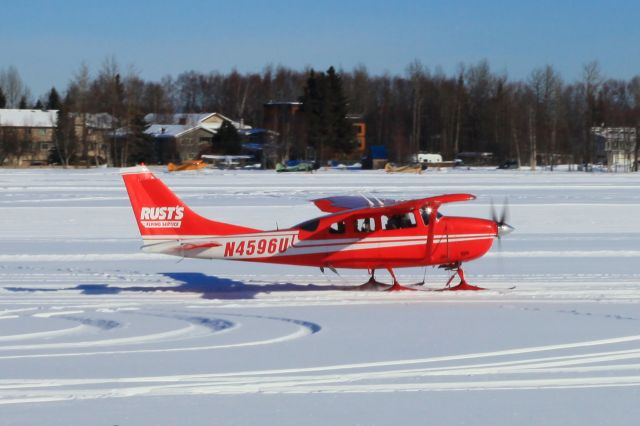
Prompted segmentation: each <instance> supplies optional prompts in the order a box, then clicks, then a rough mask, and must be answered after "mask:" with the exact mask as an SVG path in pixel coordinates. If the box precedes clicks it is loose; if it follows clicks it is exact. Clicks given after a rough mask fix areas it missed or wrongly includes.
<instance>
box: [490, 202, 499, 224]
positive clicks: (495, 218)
mask: <svg viewBox="0 0 640 426" xmlns="http://www.w3.org/2000/svg"><path fill="white" fill-rule="evenodd" d="M490 202H491V220H492V221H494V222H496V223H497V222H498V214H497V213H496V207H495V206H494V205H493V198H491V199H490Z"/></svg>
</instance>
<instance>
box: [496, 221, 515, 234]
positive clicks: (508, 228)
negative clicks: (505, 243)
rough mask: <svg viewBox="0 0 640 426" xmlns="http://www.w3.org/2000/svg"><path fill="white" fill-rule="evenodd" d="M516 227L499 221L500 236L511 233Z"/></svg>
mask: <svg viewBox="0 0 640 426" xmlns="http://www.w3.org/2000/svg"><path fill="white" fill-rule="evenodd" d="M515 229H516V228H514V227H513V226H511V225H508V224H506V223H498V237H504V236H505V235H509V234H510V233H512V232H513V231H514V230H515Z"/></svg>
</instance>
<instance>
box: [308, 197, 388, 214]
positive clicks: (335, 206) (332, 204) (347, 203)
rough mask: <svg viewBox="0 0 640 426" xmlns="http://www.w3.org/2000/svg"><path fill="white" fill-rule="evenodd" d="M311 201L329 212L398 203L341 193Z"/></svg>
mask: <svg viewBox="0 0 640 426" xmlns="http://www.w3.org/2000/svg"><path fill="white" fill-rule="evenodd" d="M311 201H312V202H313V204H315V205H316V206H317V207H318V208H319V209H320V210H321V211H323V212H327V213H337V212H341V211H345V210H353V209H362V208H365V207H380V206H384V205H391V204H395V203H397V201H396V200H390V199H384V200H380V199H377V198H373V197H365V196H364V195H359V196H358V195H339V196H336V197H327V198H318V199H316V200H311Z"/></svg>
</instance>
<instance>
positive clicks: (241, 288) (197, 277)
mask: <svg viewBox="0 0 640 426" xmlns="http://www.w3.org/2000/svg"><path fill="white" fill-rule="evenodd" d="M161 275H164V276H165V277H167V278H171V279H172V280H175V281H177V282H178V283H179V284H178V285H176V286H166V285H163V286H117V285H108V284H79V285H77V286H76V287H71V288H70V287H66V288H61V289H50V288H49V289H44V288H27V287H5V288H6V290H9V291H15V292H53V291H61V290H80V291H82V293H83V294H87V295H106V294H121V293H154V292H163V291H172V292H179V293H201V294H202V298H204V299H253V298H254V297H255V296H256V295H257V294H260V293H274V292H285V291H298V292H300V291H335V290H345V287H344V286H334V285H316V284H307V285H303V284H293V283H282V284H275V283H274V284H248V283H245V282H242V281H237V280H232V279H229V278H220V277H216V276H212V275H205V274H202V273H199V272H164V273H161Z"/></svg>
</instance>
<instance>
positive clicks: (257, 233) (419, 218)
mask: <svg viewBox="0 0 640 426" xmlns="http://www.w3.org/2000/svg"><path fill="white" fill-rule="evenodd" d="M121 174H122V177H123V179H124V183H125V186H126V188H127V192H128V194H129V199H130V201H131V205H132V207H133V212H134V214H135V217H136V221H137V223H138V228H139V229H140V234H141V235H142V239H143V241H144V245H143V247H142V249H143V251H145V252H150V253H164V254H170V255H175V256H180V257H189V258H198V259H225V260H236V261H248V262H266V263H278V264H288V265H301V266H313V267H319V268H320V269H321V270H322V271H323V272H324V269H325V268H328V269H330V270H332V271H334V272H335V271H336V268H355V269H367V270H368V272H369V275H370V278H369V281H368V282H367V283H365V284H363V285H362V286H360V288H362V289H386V290H391V291H396V290H415V288H413V287H408V286H403V285H401V284H399V283H398V280H397V279H396V276H395V273H394V271H393V269H394V268H400V267H415V266H439V267H442V268H445V269H447V270H451V271H454V273H453V275H452V276H451V278H450V279H449V281H448V282H447V284H446V286H445V287H444V288H443V289H442V290H480V289H481V288H480V287H477V286H474V285H471V284H469V283H467V281H466V280H465V276H464V271H463V270H462V263H463V262H468V261H471V260H474V259H477V258H479V257H481V256H483V255H484V254H485V253H486V252H487V251H488V250H489V249H490V248H491V245H492V243H493V241H494V239H496V238H500V237H501V236H503V235H506V234H508V233H510V232H511V231H513V228H512V227H511V226H509V225H508V224H507V223H506V222H505V219H506V218H505V216H506V214H505V213H503V214H502V217H501V218H500V219H498V218H497V217H496V215H495V213H493V216H494V217H493V218H492V220H487V219H480V218H471V217H453V216H443V215H442V214H441V213H440V212H439V209H440V207H441V206H442V205H443V204H446V203H453V202H459V201H469V200H473V199H475V196H473V195H471V194H446V195H439V196H436V197H429V198H421V199H415V200H407V201H396V200H388V199H383V200H381V199H378V198H375V197H365V196H337V197H329V198H321V199H317V200H313V202H314V203H315V205H316V206H317V207H318V208H319V209H320V210H322V211H323V212H325V213H328V214H326V215H324V216H320V217H318V218H315V219H311V220H308V221H306V222H303V223H301V224H299V225H296V226H293V227H291V228H289V229H278V230H271V231H263V230H259V229H253V228H249V227H245V226H239V225H233V224H228V223H222V222H217V221H214V220H210V219H207V218H204V217H202V216H200V215H198V214H197V213H195V212H194V211H192V210H191V209H190V208H189V207H188V206H187V205H186V204H184V203H183V202H182V201H181V200H180V199H179V198H178V197H177V196H176V195H175V194H174V193H173V192H172V191H171V190H170V189H169V188H168V187H167V186H166V185H165V184H164V183H163V182H162V181H161V180H160V179H158V178H157V177H156V176H155V175H154V174H153V173H152V172H151V171H149V169H148V168H147V167H146V166H144V165H140V166H136V167H130V168H125V169H122V170H121ZM378 269H386V270H388V271H389V273H390V274H391V277H392V278H393V284H392V285H387V284H384V283H381V282H379V281H376V279H375V271H376V270H378ZM456 274H457V275H458V276H459V278H460V282H459V283H458V284H457V285H455V286H453V287H452V286H451V285H450V284H451V282H452V281H453V279H454V278H455V276H456Z"/></svg>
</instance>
